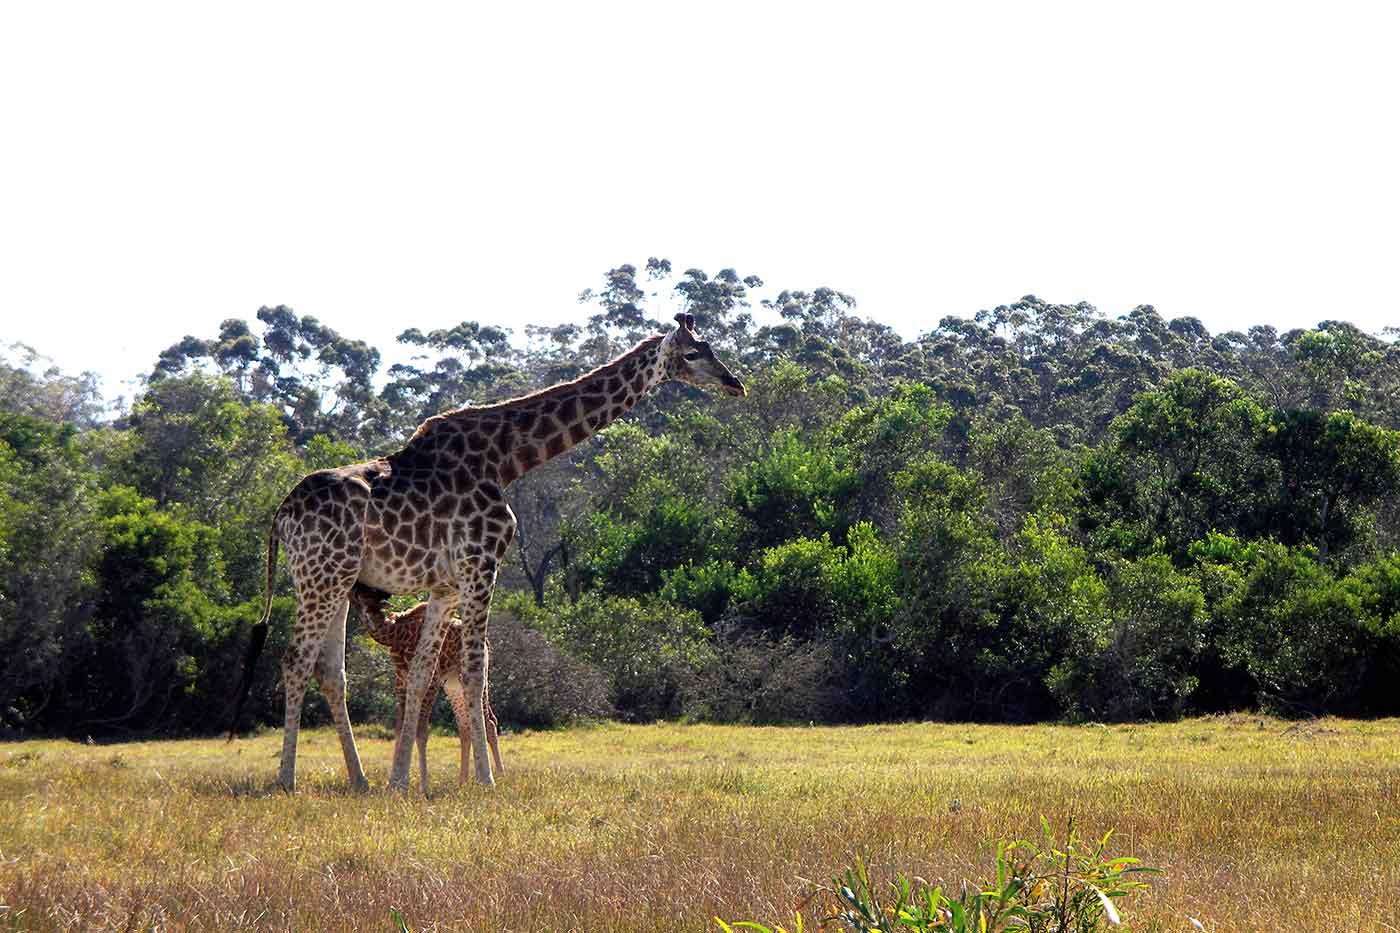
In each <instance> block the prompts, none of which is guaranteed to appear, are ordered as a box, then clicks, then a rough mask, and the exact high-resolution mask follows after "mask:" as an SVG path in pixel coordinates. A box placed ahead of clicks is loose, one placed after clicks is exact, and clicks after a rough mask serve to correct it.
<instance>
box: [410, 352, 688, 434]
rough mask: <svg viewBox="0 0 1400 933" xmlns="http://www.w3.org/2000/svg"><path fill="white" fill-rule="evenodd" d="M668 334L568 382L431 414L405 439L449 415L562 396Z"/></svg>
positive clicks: (497, 409) (490, 410) (484, 411)
mask: <svg viewBox="0 0 1400 933" xmlns="http://www.w3.org/2000/svg"><path fill="white" fill-rule="evenodd" d="M668 336H669V334H653V335H652V336H650V337H647V338H646V339H644V340H641V341H639V342H638V343H637V345H636V346H634V347H633V348H632V349H630V350H628V351H627V352H626V353H623V354H621V355H619V356H618V357H617V358H616V359H613V360H609V361H608V362H606V363H604V364H603V365H602V366H598V367H595V368H594V369H590V370H589V371H588V372H586V373H584V374H582V375H581V376H577V377H575V378H573V379H570V380H568V381H567V382H559V383H555V384H554V385H552V386H548V387H547V388H544V389H537V390H535V391H534V392H529V393H527V394H525V395H517V396H516V397H515V398H508V399H505V400H503V401H500V402H492V403H490V404H489V405H463V406H462V407H460V408H452V409H449V410H448V411H444V412H439V413H438V414H436V415H433V416H432V417H430V418H428V419H427V420H426V421H424V422H423V423H422V424H420V425H419V426H418V430H416V431H414V432H413V435H412V436H411V437H410V438H409V439H408V442H409V443H410V444H411V443H413V442H414V441H416V440H418V439H419V438H420V437H422V436H423V435H425V434H427V433H428V432H429V431H431V430H432V429H433V428H435V427H436V426H437V425H439V424H441V423H443V422H444V421H446V420H448V419H449V418H454V417H457V416H459V415H477V414H491V413H495V412H501V411H509V410H510V409H512V408H516V407H517V406H520V405H522V404H525V403H527V402H530V403H533V402H538V401H542V400H543V399H547V398H551V397H553V396H556V395H562V394H564V393H565V392H568V391H570V390H572V389H575V388H578V386H579V385H580V384H581V383H584V382H587V381H588V380H589V379H593V378H594V377H596V376H601V375H606V374H608V373H610V372H611V371H612V370H615V369H617V368H619V367H621V365H622V361H623V360H625V359H627V358H628V357H630V356H631V355H632V354H634V353H636V352H637V351H638V350H640V349H642V348H643V347H646V346H649V345H651V344H657V343H661V342H662V341H663V340H665V339H666V338H667V337H668Z"/></svg>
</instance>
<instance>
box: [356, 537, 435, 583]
mask: <svg viewBox="0 0 1400 933" xmlns="http://www.w3.org/2000/svg"><path fill="white" fill-rule="evenodd" d="M444 563H445V561H444V560H443V559H442V555H440V554H422V555H412V554H409V555H406V556H403V557H401V556H397V555H395V554H394V552H393V551H392V550H388V551H381V550H379V549H376V548H372V547H367V548H365V551H364V555H363V557H362V558H361V559H360V576H359V580H360V582H361V583H365V584H367V585H369V586H372V587H374V588H375V589H378V590H383V591H384V592H386V593H414V592H419V591H421V590H430V589H433V588H435V587H438V586H442V585H445V584H447V583H450V582H451V581H452V574H451V572H450V570H449V569H448V568H446V567H444V566H442V565H443V564H444Z"/></svg>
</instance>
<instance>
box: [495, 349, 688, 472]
mask: <svg viewBox="0 0 1400 933" xmlns="http://www.w3.org/2000/svg"><path fill="white" fill-rule="evenodd" d="M664 340H665V338H664V337H651V338H648V339H647V340H644V341H642V342H641V343H640V344H638V345H637V346H636V347H634V348H633V349H632V350H630V351H628V352H627V353H624V354H623V355H622V356H620V357H618V358H617V359H615V360H613V361H612V362H611V363H608V364H606V365H604V366H601V367H599V368H598V369H595V370H593V371H592V372H591V373H588V374H587V375H584V376H581V377H579V378H578V379H576V380H574V381H573V382H566V383H563V384H561V385H557V386H554V387H553V388H549V389H545V390H544V391H542V392H536V393H535V394H533V395H527V396H525V397H524V398H519V399H515V400H513V401H510V402H504V403H502V405H501V406H500V409H501V413H502V414H503V415H504V416H505V417H506V418H507V420H508V423H509V425H510V427H511V430H510V431H509V440H508V442H507V443H506V444H505V445H504V451H503V452H502V455H501V457H500V462H499V464H498V469H499V474H500V478H501V485H503V486H504V485H506V484H508V483H510V482H512V481H513V480H515V479H517V478H518V477H520V476H523V475H524V474H525V473H527V472H529V471H530V470H532V469H534V468H535V467H537V466H539V465H540V464H542V463H544V462H546V461H548V460H552V459H553V458H555V457H557V456H559V455H560V454H562V453H563V452H564V451H566V450H568V449H569V448H571V447H573V446H575V445H576V444H579V443H582V442H583V441H585V440H587V439H588V438H589V437H592V436H593V435H594V434H596V433H597V432H598V431H600V430H602V429H603V428H605V427H607V426H608V425H609V424H611V423H612V422H613V421H615V420H617V418H619V417H620V416H621V415H623V414H625V413H626V412H628V411H630V410H631V409H632V407H633V406H634V405H636V404H637V403H638V402H639V401H641V399H642V397H643V396H644V395H646V394H647V393H648V392H649V391H651V390H652V389H653V388H655V387H656V386H657V385H659V384H660V383H662V382H664V381H666V379H668V378H669V377H670V372H669V371H668V370H667V367H666V365H665V361H664V354H663V352H662V345H663V342H664Z"/></svg>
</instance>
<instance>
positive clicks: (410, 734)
mask: <svg viewBox="0 0 1400 933" xmlns="http://www.w3.org/2000/svg"><path fill="white" fill-rule="evenodd" d="M453 601H454V598H453V597H452V596H450V595H444V594H439V593H434V594H433V595H432V597H431V598H429V600H428V608H427V610H426V611H425V612H424V614H423V628H422V630H421V631H420V632H419V634H418V646H417V648H415V649H414V652H413V660H412V661H411V662H410V663H409V665H408V678H407V680H408V682H407V684H406V685H405V692H404V708H403V719H402V720H401V727H400V728H399V730H398V735H397V736H395V739H394V763H393V766H392V767H391V768H390V770H389V786H390V787H391V788H393V789H394V790H397V791H407V790H408V779H409V771H410V769H411V767H412V764H413V745H414V741H415V739H416V738H417V729H413V730H410V729H409V728H408V726H409V724H410V723H412V724H414V725H415V726H416V725H417V723H418V721H419V717H420V715H421V714H422V710H423V704H424V703H425V702H427V701H428V699H429V698H428V696H427V694H428V688H429V687H430V686H431V684H432V682H433V675H434V674H435V673H436V671H437V663H438V660H437V659H438V652H439V651H440V650H441V649H442V639H443V636H444V635H445V634H446V632H447V624H446V623H447V614H448V613H449V612H450V611H451V610H452V605H453Z"/></svg>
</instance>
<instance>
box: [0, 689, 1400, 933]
mask: <svg viewBox="0 0 1400 933" xmlns="http://www.w3.org/2000/svg"><path fill="white" fill-rule="evenodd" d="M279 745H280V737H279V735H278V734H277V733H274V732H268V733H266V734H263V735H261V736H258V737H256V738H252V739H243V740H239V741H237V742H235V743H233V744H231V745H230V744H225V743H224V742H222V741H218V740H192V741H164V742H140V743H129V744H119V745H100V746H92V745H84V744H75V743H70V742H62V741H29V742H24V743H13V744H8V745H0V904H3V905H5V906H3V907H0V926H3V925H4V924H5V923H8V924H9V925H11V926H13V927H18V928H23V929H28V928H35V929H47V928H63V927H80V928H92V927H99V928H100V927H114V928H122V929H144V928H181V927H186V926H188V927H198V928H206V929H229V928H238V927H259V928H272V929H287V928H290V929H298V930H309V929H377V930H387V929H390V928H391V921H390V909H391V907H397V908H400V909H402V911H403V914H404V916H405V918H406V919H407V921H408V923H409V925H410V926H412V927H413V928H414V929H415V930H431V929H479V930H492V931H502V930H638V931H640V930H648V931H650V930H705V929H711V930H713V929H716V927H715V926H714V924H713V922H712V921H711V919H710V918H711V917H713V916H715V915H716V914H717V915H719V916H721V917H724V918H726V919H729V920H735V919H745V918H756V919H763V920H765V921H770V922H771V921H786V920H787V919H789V918H790V917H791V913H792V911H793V910H795V909H799V908H800V909H802V910H803V912H804V914H805V915H806V916H807V918H808V920H809V921H810V920H811V919H812V918H813V917H814V916H821V915H822V914H823V912H824V910H825V907H826V904H827V900H826V899H825V898H824V897H823V896H821V895H816V896H814V895H813V892H814V891H815V890H816V883H817V882H829V881H830V879H831V877H832V875H833V874H834V873H836V872H837V871H838V870H839V869H842V868H844V867H846V866H848V865H850V864H852V862H853V860H854V858H855V857H857V856H860V857H863V858H865V859H866V860H867V862H868V864H870V866H871V869H872V874H874V875H879V876H881V877H884V876H886V875H887V874H888V873H889V872H891V871H894V870H899V871H903V872H906V873H914V874H917V875H921V876H923V877H925V878H928V879H938V878H942V879H945V880H946V881H950V882H954V883H956V882H958V881H960V880H961V879H965V878H967V879H973V878H982V877H985V876H987V874H988V873H989V868H990V865H991V863H992V860H993V857H994V854H995V849H996V840H997V839H999V838H1013V837H1029V838H1032V839H1034V838H1037V837H1038V834H1039V827H1040V816H1041V815H1042V814H1043V815H1044V816H1045V817H1047V818H1048V819H1049V821H1050V822H1051V824H1052V825H1053V826H1055V827H1058V828H1060V829H1061V830H1062V829H1063V827H1064V825H1065V824H1066V821H1067V820H1068V819H1069V818H1070V817H1071V816H1073V818H1074V819H1075V821H1076V825H1077V826H1078V827H1079V828H1080V829H1081V830H1082V831H1083V832H1084V833H1085V834H1086V835H1092V834H1096V833H1102V832H1104V831H1107V830H1108V829H1114V830H1116V833H1115V836H1114V838H1113V840H1112V841H1111V842H1110V846H1109V851H1110V854H1113V855H1132V856H1136V857H1138V858H1141V859H1142V860H1143V861H1144V862H1145V863H1147V864H1149V865H1152V866H1156V867H1159V868H1161V869H1163V870H1164V872H1165V873H1164V874H1162V875H1159V876H1155V877H1153V878H1152V879H1151V880H1152V883H1153V887H1152V889H1151V891H1150V892H1149V893H1148V894H1146V895H1142V896H1138V897H1135V898H1133V899H1130V900H1129V901H1128V902H1126V903H1125V904H1123V905H1121V906H1122V907H1123V908H1124V915H1125V919H1126V920H1127V925H1128V926H1129V927H1130V928H1132V929H1136V930H1188V929H1194V927H1192V926H1191V924H1190V920H1189V919H1188V918H1192V917H1194V918H1198V919H1199V920H1200V921H1201V922H1202V924H1203V925H1204V927H1205V928H1206V929H1207V930H1213V931H1229V930H1267V929H1287V930H1328V931H1340V930H1368V931H1369V930H1395V929H1400V721H1397V720H1381V721H1371V722H1354V721H1344V720H1320V721H1312V722H1307V723H1296V724H1289V723H1285V722H1280V721H1277V720H1272V719H1259V718H1256V717H1253V716H1232V717H1225V718H1212V719H1204V720H1193V721H1188V722H1182V723H1176V724H1171V725H1151V726H1110V727H1104V726H1080V727H1065V726H1022V727H1013V726H975V725H933V724H910V725H892V726H865V727H849V728H800V727H796V728H744V727H712V726H685V725H671V724H668V725H658V726H619V725H606V726H598V727H592V728H578V729H572V730H568V731H562V732H541V733H526V734H520V735H507V736H504V737H503V738H502V742H501V747H502V753H503V755H504V757H505V762H506V768H507V769H508V773H507V774H506V775H505V777H504V779H503V780H502V781H501V783H500V784H499V785H498V786H497V787H496V788H495V789H494V790H486V789H482V788H479V787H476V786H469V787H465V788H458V787H457V786H456V785H455V780H456V774H455V767H456V765H455V760H456V739H455V737H448V736H446V735H443V736H435V737H434V738H433V740H432V745H431V749H430V756H429V757H430V759H431V760H432V761H433V762H434V764H435V772H434V773H435V776H436V777H437V779H438V780H437V783H436V784H435V786H434V787H433V789H432V791H431V793H429V794H428V796H427V798H426V799H425V798H423V797H422V796H420V795H419V794H417V793H416V792H415V793H414V794H412V795H410V796H409V797H407V798H400V797H398V796H395V795H393V794H391V793H389V792H388V791H387V790H386V788H385V779H386V776H387V771H388V761H389V755H390V748H391V743H390V741H389V736H388V735H387V734H386V733H385V732H384V731H383V730H382V729H375V728H374V727H370V728H369V729H368V730H364V729H362V730H361V742H360V747H361V753H362V755H363V757H364V758H365V760H366V768H367V770H368V771H369V773H370V775H371V780H372V781H373V782H374V785H375V786H374V788H373V790H372V791H371V792H370V794H369V795H368V796H356V795H354V794H351V793H349V792H348V790H347V787H346V784H345V775H344V766H343V764H342V762H341V758H340V753H339V748H338V745H337V743H336V739H335V735H334V733H333V732H331V731H324V730H321V731H312V732H309V733H306V732H304V733H303V734H302V745H301V758H300V762H299V763H300V769H299V780H300V787H299V789H298V792H297V794H296V795H295V796H287V795H284V794H282V793H279V792H277V791H276V790H275V789H274V788H273V777H274V773H275V770H276V755H277V753H278V749H279Z"/></svg>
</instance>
